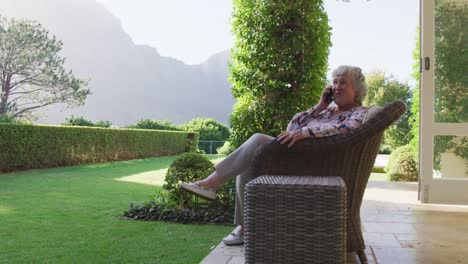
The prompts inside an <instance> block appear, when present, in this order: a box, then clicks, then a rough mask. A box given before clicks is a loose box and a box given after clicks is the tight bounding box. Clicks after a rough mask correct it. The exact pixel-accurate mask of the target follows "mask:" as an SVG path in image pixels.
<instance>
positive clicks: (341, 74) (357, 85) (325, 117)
mask: <svg viewBox="0 0 468 264" xmlns="http://www.w3.org/2000/svg"><path fill="white" fill-rule="evenodd" d="M332 83H333V85H331V86H330V87H327V88H325V89H324V90H323V92H322V96H321V98H320V101H319V102H318V104H317V105H315V106H314V107H312V108H311V109H309V110H308V111H306V112H300V113H297V114H296V115H295V116H294V117H293V119H292V120H291V121H290V122H289V124H288V127H287V129H286V131H285V132H283V133H281V134H280V135H279V136H278V137H277V138H276V139H275V138H274V137H272V136H269V135H265V134H261V133H255V134H254V135H253V136H251V137H250V138H249V139H248V140H247V141H245V142H244V143H243V144H242V145H241V146H240V147H239V148H238V149H237V150H236V151H234V152H233V153H231V154H230V155H228V156H227V157H226V158H225V159H224V160H223V161H221V162H219V163H218V164H216V165H215V166H214V167H215V171H214V172H213V173H212V174H211V175H209V176H208V177H207V178H206V179H204V180H201V181H197V182H192V183H181V184H180V187H181V188H182V189H184V190H186V191H188V192H191V193H194V194H196V195H198V196H200V197H203V198H205V199H209V200H214V199H215V198H216V190H218V189H220V188H221V186H222V185H223V184H224V183H226V182H227V181H228V180H229V179H232V178H234V177H236V176H238V175H239V177H237V184H236V189H237V190H236V207H235V217H234V223H235V224H237V225H239V226H240V227H239V228H238V229H237V230H238V232H237V233H232V234H230V235H229V236H227V237H226V238H224V239H223V241H224V243H225V244H226V245H238V244H243V243H244V237H243V232H244V229H243V222H244V191H245V185H246V184H247V183H248V182H249V181H251V180H252V179H254V178H256V177H257V176H258V175H256V174H255V171H254V169H253V168H252V161H253V157H254V154H255V152H256V151H257V150H258V149H259V148H260V147H261V146H262V145H263V144H266V143H268V142H271V141H272V140H278V141H280V142H281V144H288V147H293V145H294V143H295V142H296V141H299V140H302V139H304V138H308V137H325V136H331V135H336V134H343V133H348V132H349V131H350V130H352V129H355V128H358V127H360V126H361V124H362V122H363V119H364V116H365V114H366V113H367V107H363V106H361V105H362V101H363V99H364V97H365V96H366V94H367V84H366V83H365V78H364V75H363V74H362V71H361V69H360V68H359V67H354V66H340V67H338V68H337V69H336V70H335V71H333V78H332ZM332 93H333V94H334V98H333V99H331V98H332V97H330V94H332ZM332 101H334V105H331V103H332Z"/></svg>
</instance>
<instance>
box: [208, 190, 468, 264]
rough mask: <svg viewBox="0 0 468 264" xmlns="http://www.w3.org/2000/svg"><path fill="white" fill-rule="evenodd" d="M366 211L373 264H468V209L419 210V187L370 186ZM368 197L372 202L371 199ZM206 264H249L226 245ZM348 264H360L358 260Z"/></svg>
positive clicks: (366, 234)
mask: <svg viewBox="0 0 468 264" xmlns="http://www.w3.org/2000/svg"><path fill="white" fill-rule="evenodd" d="M368 187H370V188H368V189H369V191H368V190H366V194H365V196H364V201H363V204H362V206H361V219H362V229H363V231H364V239H365V242H366V245H367V247H366V251H365V252H366V255H367V258H368V261H369V263H370V264H373V263H384V264H385V263H398V264H400V263H444V264H445V263H467V264H468V250H466V249H465V247H466V245H468V220H467V219H468V206H454V205H433V204H420V203H419V202H418V201H417V188H415V185H414V184H410V185H406V184H404V183H385V182H382V183H378V184H374V183H369V185H368ZM366 197H367V198H366ZM202 263H204V264H225V263H242V264H243V263H244V247H243V246H237V247H227V246H225V245H224V244H223V243H222V242H221V243H220V244H219V245H217V247H216V248H214V249H213V251H212V252H211V253H210V255H208V256H207V257H206V258H205V259H204V260H203V261H202ZM347 263H349V264H351V263H359V261H358V258H357V255H356V254H348V255H347Z"/></svg>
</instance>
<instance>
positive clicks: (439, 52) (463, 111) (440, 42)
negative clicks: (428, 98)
mask: <svg viewBox="0 0 468 264" xmlns="http://www.w3.org/2000/svg"><path fill="white" fill-rule="evenodd" d="M435 23H436V24H435V71H434V74H435V88H434V93H435V116H434V120H435V121H436V122H447V123H460V122H468V74H467V69H466V65H468V54H467V53H466V50H467V49H466V45H467V43H468V34H466V26H467V25H468V5H466V4H455V3H451V2H446V3H438V4H437V5H436V9H435Z"/></svg>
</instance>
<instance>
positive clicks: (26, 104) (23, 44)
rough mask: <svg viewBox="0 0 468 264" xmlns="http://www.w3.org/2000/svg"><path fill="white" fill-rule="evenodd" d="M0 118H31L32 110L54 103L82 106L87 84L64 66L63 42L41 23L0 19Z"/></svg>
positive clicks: (87, 90)
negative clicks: (62, 56)
mask: <svg viewBox="0 0 468 264" xmlns="http://www.w3.org/2000/svg"><path fill="white" fill-rule="evenodd" d="M0 43H1V44H2V48H1V49H0V79H1V88H2V90H1V93H0V115H3V114H7V113H8V114H11V115H12V116H13V117H14V118H17V117H26V118H31V117H33V111H34V110H36V109H38V108H41V107H44V106H47V105H51V104H56V103H65V104H68V105H69V106H77V105H82V104H83V103H84V101H85V99H86V97H87V95H88V94H90V90H89V89H88V88H87V82H86V81H83V80H80V79H78V78H76V77H75V76H74V75H73V73H72V72H71V71H66V70H65V69H64V67H63V65H64V63H65V59H63V58H61V57H60V55H59V53H60V51H61V49H62V42H61V41H59V40H57V39H56V38H55V36H52V37H50V36H49V32H48V31H47V30H46V29H44V28H43V27H42V26H41V24H39V23H37V22H33V21H29V20H23V19H11V20H8V19H6V18H4V17H2V16H0Z"/></svg>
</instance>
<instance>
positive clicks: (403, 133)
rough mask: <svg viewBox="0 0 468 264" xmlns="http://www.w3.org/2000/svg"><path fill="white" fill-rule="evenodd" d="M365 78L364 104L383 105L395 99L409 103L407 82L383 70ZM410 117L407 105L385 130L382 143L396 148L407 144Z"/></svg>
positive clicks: (410, 137)
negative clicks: (366, 85) (394, 121)
mask: <svg viewBox="0 0 468 264" xmlns="http://www.w3.org/2000/svg"><path fill="white" fill-rule="evenodd" d="M366 79H367V84H368V86H369V91H368V93H367V97H366V98H365V100H364V105H367V106H371V105H380V106H384V105H386V104H388V103H390V102H393V101H395V100H402V101H405V102H406V103H407V105H410V104H411V90H410V88H409V86H408V85H407V84H405V83H401V82H399V81H397V80H395V79H394V78H393V77H392V76H386V75H385V73H383V72H373V73H371V74H369V75H368V76H367V77H366ZM410 117H411V108H410V107H408V109H407V111H406V112H405V113H404V114H403V115H402V117H401V118H400V119H399V120H398V121H397V122H396V123H395V124H393V125H392V126H390V127H389V128H388V129H387V130H386V131H385V135H384V140H383V142H382V145H386V146H389V147H390V148H391V149H396V148H397V147H400V146H403V145H406V144H408V143H409V142H410V141H411V139H412V134H411V126H410V121H409V120H410Z"/></svg>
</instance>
